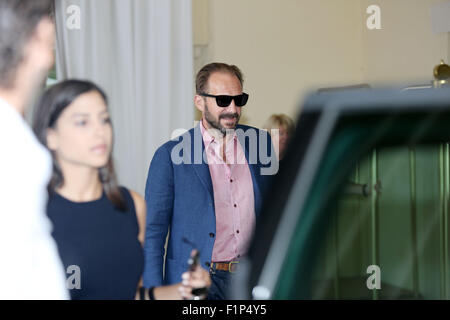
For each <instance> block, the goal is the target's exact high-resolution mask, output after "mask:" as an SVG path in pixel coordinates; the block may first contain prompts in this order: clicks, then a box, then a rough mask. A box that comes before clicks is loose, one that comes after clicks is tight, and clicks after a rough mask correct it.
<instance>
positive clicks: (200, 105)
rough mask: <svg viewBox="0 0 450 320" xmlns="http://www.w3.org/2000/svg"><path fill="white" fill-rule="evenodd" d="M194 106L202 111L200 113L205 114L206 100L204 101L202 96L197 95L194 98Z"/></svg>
mask: <svg viewBox="0 0 450 320" xmlns="http://www.w3.org/2000/svg"><path fill="white" fill-rule="evenodd" d="M194 104H195V107H196V108H197V109H198V110H199V111H200V112H202V113H203V112H204V110H205V99H203V97H202V96H200V95H198V94H196V95H195V97H194Z"/></svg>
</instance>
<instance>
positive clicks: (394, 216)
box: [311, 144, 449, 299]
mask: <svg viewBox="0 0 450 320" xmlns="http://www.w3.org/2000/svg"><path fill="white" fill-rule="evenodd" d="M448 159H449V154H448V145H447V144H445V145H436V144H431V145H422V146H416V147H414V148H410V147H405V146H395V147H386V148H380V149H378V150H376V151H372V152H370V155H369V156H368V157H365V159H363V160H361V161H360V162H359V163H358V164H357V165H356V167H355V169H354V170H353V171H352V173H351V175H350V176H349V178H348V180H347V181H348V182H347V185H346V187H345V188H344V189H343V190H342V192H341V194H340V196H339V199H338V201H337V203H336V206H335V208H333V209H332V210H335V212H334V214H331V215H330V219H331V221H329V224H328V226H327V230H326V232H325V233H324V235H323V238H322V239H321V241H320V244H319V245H318V248H317V249H318V256H317V258H316V261H315V262H314V265H315V267H314V271H315V272H314V275H313V276H312V278H313V281H312V292H311V293H312V298H315V299H372V298H375V299H443V298H447V297H448V296H447V293H446V291H447V292H448V286H447V283H448V280H447V279H448V208H447V206H446V205H445V204H446V200H447V201H448V199H449V198H448V192H449V190H448Z"/></svg>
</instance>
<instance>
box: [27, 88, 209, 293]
mask: <svg viewBox="0 0 450 320" xmlns="http://www.w3.org/2000/svg"><path fill="white" fill-rule="evenodd" d="M107 103H108V102H107V97H106V95H105V93H104V92H103V91H102V89H100V88H99V87H98V86H96V85H95V84H93V83H91V82H87V81H79V80H68V81H64V82H62V83H59V84H57V85H55V86H53V87H52V88H50V89H49V90H47V91H46V92H45V94H44V95H43V97H42V98H41V100H40V102H39V104H38V105H37V107H36V110H35V115H34V120H33V129H34V131H35V133H36V135H37V137H38V139H39V141H40V142H41V143H42V144H43V145H44V146H46V147H47V148H48V149H49V150H50V152H51V155H52V158H53V175H52V178H51V180H50V183H49V186H48V191H49V202H48V207H47V213H48V216H49V217H50V220H51V221H52V223H53V233H52V235H53V237H54V238H55V240H56V243H57V245H58V250H59V253H60V256H61V259H62V262H63V264H64V267H65V268H66V270H68V272H70V273H71V277H70V280H71V283H69V286H70V288H69V289H71V290H70V295H71V298H72V299H133V298H135V296H137V295H136V293H137V292H139V291H140V292H141V297H142V296H146V297H150V298H156V299H181V298H191V297H192V289H193V288H197V287H205V286H206V287H207V286H209V284H210V280H209V274H208V272H207V271H205V270H203V269H202V268H201V267H198V268H197V269H195V270H194V271H190V272H186V273H185V274H183V279H184V280H183V283H180V284H176V285H171V286H165V287H157V288H154V289H153V288H152V289H150V290H149V291H148V292H145V291H146V290H142V289H141V290H138V289H139V288H138V283H140V278H141V275H142V271H143V264H144V258H143V251H142V244H143V242H144V234H145V216H146V206H145V201H144V199H143V198H142V197H141V196H140V195H139V194H137V193H136V192H134V191H131V190H127V189H126V188H123V187H119V186H118V184H117V180H116V176H115V173H114V167H113V161H112V146H113V130H112V125H111V120H110V116H109V113H108V108H107ZM76 272H78V274H75V273H76ZM77 276H78V278H77ZM180 280H181V279H180Z"/></svg>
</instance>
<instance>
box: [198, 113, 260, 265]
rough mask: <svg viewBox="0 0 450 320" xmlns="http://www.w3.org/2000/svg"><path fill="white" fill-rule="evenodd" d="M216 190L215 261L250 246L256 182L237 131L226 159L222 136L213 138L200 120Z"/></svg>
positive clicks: (236, 255)
mask: <svg viewBox="0 0 450 320" xmlns="http://www.w3.org/2000/svg"><path fill="white" fill-rule="evenodd" d="M200 130H201V133H202V136H203V142H204V144H205V151H206V155H207V159H208V166H209V172H210V174H211V180H212V185H213V190H214V206H215V213H216V238H215V241H214V248H213V253H212V261H213V262H226V261H232V260H238V259H239V258H241V257H242V256H243V255H244V254H245V253H246V252H247V249H248V245H249V242H250V239H251V237H252V233H253V228H254V225H255V203H254V194H253V181H252V176H251V173H250V168H249V166H248V163H247V159H246V158H245V154H244V150H243V149H242V146H241V144H240V143H239V141H238V139H237V136H236V133H235V134H234V135H233V137H231V138H228V137H227V138H226V139H227V144H226V152H225V158H226V161H227V163H225V162H224V159H223V157H222V148H223V147H222V143H221V142H220V141H218V140H219V139H222V138H221V137H219V138H218V137H214V135H212V134H211V132H209V131H208V130H206V129H205V127H204V126H203V123H202V122H201V121H200Z"/></svg>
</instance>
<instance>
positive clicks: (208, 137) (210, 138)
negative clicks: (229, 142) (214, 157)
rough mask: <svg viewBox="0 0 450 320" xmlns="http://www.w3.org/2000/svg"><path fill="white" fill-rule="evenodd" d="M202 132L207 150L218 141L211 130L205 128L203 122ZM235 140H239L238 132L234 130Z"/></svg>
mask: <svg viewBox="0 0 450 320" xmlns="http://www.w3.org/2000/svg"><path fill="white" fill-rule="evenodd" d="M200 132H201V133H202V137H203V142H204V144H205V148H208V146H209V145H210V144H211V143H213V142H215V141H216V140H217V138H216V137H214V136H213V135H212V134H211V133H210V131H209V130H207V129H206V128H205V127H204V126H203V120H200ZM233 140H234V141H236V140H237V134H236V130H234V133H233Z"/></svg>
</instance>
